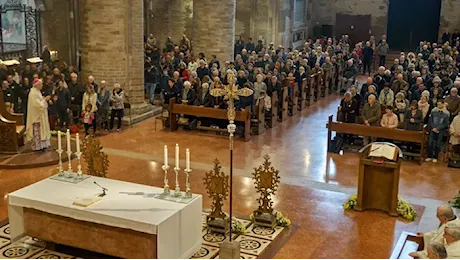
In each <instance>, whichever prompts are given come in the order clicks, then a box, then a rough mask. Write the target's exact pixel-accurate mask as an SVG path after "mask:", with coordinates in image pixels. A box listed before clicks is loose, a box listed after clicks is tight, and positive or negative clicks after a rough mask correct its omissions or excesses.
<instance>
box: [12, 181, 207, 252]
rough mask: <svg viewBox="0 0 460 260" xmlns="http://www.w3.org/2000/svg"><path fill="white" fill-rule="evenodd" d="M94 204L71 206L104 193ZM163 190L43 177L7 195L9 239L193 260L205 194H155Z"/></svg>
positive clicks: (199, 242) (114, 183) (200, 233)
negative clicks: (176, 197) (176, 198)
mask: <svg viewBox="0 0 460 260" xmlns="http://www.w3.org/2000/svg"><path fill="white" fill-rule="evenodd" d="M94 182H97V184H99V185H101V186H102V187H105V188H107V189H108V191H107V195H106V196H104V197H102V199H101V200H100V201H98V202H96V203H94V204H93V205H90V206H88V207H80V206H75V205H73V202H74V201H76V200H77V199H79V198H89V197H94V196H97V195H98V194H100V193H101V191H102V190H101V188H99V187H98V186H97V185H96V184H94ZM162 191H163V189H160V188H156V187H152V186H146V185H140V184H134V183H128V182H122V181H117V180H111V179H105V178H98V177H90V178H88V179H86V180H84V181H81V182H80V183H77V184H73V183H69V182H63V181H57V180H53V179H50V178H48V179H44V180H42V181H40V182H37V183H35V184H32V185H30V186H27V187H25V188H23V189H20V190H18V191H15V192H13V193H10V194H9V195H8V215H9V234H10V239H11V242H12V243H14V242H17V241H20V240H21V239H23V238H24V236H26V235H27V236H30V237H33V238H38V239H40V240H44V241H48V242H52V243H56V244H62V245H67V246H72V247H75V248H81V249H85V250H89V251H92V252H98V253H102V254H106V255H111V256H117V257H122V258H189V257H191V256H192V255H194V254H195V252H197V251H198V250H199V249H200V247H201V243H202V242H201V236H202V222H201V212H202V196H201V195H196V194H193V197H192V199H191V200H190V201H188V202H183V203H181V202H173V201H169V200H164V199H158V198H155V195H156V194H160V193H161V192H162Z"/></svg>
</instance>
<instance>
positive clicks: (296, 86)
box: [291, 82, 300, 116]
mask: <svg viewBox="0 0 460 260" xmlns="http://www.w3.org/2000/svg"><path fill="white" fill-rule="evenodd" d="M292 91H293V92H294V98H293V99H292V111H291V115H292V116H295V115H297V112H298V111H299V109H298V107H299V94H300V93H299V84H297V82H296V83H294V89H293V90H292Z"/></svg>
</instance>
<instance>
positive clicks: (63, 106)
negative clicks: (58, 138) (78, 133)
mask: <svg viewBox="0 0 460 260" xmlns="http://www.w3.org/2000/svg"><path fill="white" fill-rule="evenodd" d="M57 85H58V86H57V87H58V88H57V89H56V95H57V97H58V100H57V110H58V116H59V126H60V128H61V129H63V130H64V129H65V128H68V127H69V113H70V104H71V102H72V99H71V98H72V96H71V94H70V91H69V89H68V88H65V87H64V81H63V80H61V81H59V82H58V83H57Z"/></svg>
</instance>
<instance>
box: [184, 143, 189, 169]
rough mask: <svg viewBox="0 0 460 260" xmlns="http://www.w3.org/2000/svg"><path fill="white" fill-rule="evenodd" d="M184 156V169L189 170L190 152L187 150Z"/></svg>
mask: <svg viewBox="0 0 460 260" xmlns="http://www.w3.org/2000/svg"><path fill="white" fill-rule="evenodd" d="M185 156H186V159H185V167H186V169H187V170H190V150H189V149H188V148H187V150H186V152H185Z"/></svg>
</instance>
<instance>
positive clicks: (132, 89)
mask: <svg viewBox="0 0 460 260" xmlns="http://www.w3.org/2000/svg"><path fill="white" fill-rule="evenodd" d="M80 8H81V11H80V13H81V16H80V30H81V31H80V37H81V54H82V58H81V60H82V73H81V74H82V77H83V80H84V82H86V78H87V77H88V75H93V76H94V77H95V79H96V82H98V83H99V82H100V81H101V80H106V81H107V83H108V85H109V86H110V87H112V86H113V84H114V83H120V84H121V86H122V88H123V89H124V90H125V93H126V94H127V95H128V96H129V101H130V102H131V103H132V104H141V103H144V100H143V82H144V66H143V62H144V54H143V15H142V14H143V1H142V0H119V1H112V0H83V1H81V2H80Z"/></svg>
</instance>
